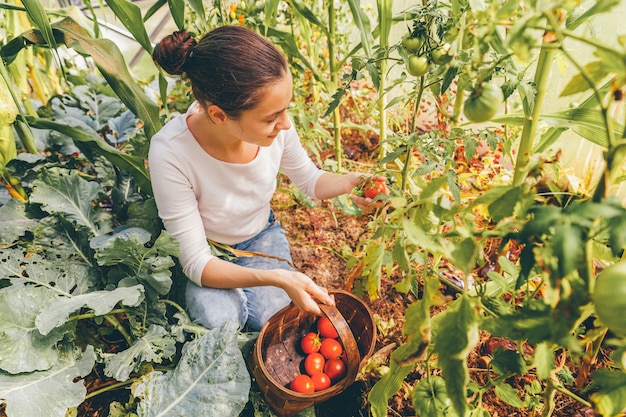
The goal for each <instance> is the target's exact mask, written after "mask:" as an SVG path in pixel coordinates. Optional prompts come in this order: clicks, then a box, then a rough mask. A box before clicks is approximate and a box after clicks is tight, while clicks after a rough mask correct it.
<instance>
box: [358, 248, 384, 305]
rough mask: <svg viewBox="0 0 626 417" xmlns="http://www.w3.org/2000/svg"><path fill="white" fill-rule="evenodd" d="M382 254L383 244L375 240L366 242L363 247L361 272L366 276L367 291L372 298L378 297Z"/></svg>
mask: <svg viewBox="0 0 626 417" xmlns="http://www.w3.org/2000/svg"><path fill="white" fill-rule="evenodd" d="M384 255H385V246H384V245H383V244H382V243H381V242H379V241H375V240H371V241H369V242H368V244H367V247H366V248H365V256H364V257H363V271H362V274H363V276H365V277H366V278H367V283H366V287H367V293H368V295H369V296H370V297H371V298H372V299H373V300H375V299H377V298H378V291H379V290H380V276H381V273H382V266H383V256H384Z"/></svg>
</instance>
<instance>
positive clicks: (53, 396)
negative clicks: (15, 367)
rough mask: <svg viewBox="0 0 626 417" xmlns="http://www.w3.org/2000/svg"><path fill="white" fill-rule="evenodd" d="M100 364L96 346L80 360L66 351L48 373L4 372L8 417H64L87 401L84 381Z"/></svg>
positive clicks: (1, 391)
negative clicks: (13, 373) (96, 365)
mask: <svg viewBox="0 0 626 417" xmlns="http://www.w3.org/2000/svg"><path fill="white" fill-rule="evenodd" d="M95 362H96V355H95V353H94V349H93V346H87V349H86V350H85V352H84V353H83V354H82V357H79V355H78V354H76V353H75V352H74V351H70V352H66V354H65V355H63V357H62V360H61V361H59V362H58V363H57V364H56V365H55V366H54V367H52V368H50V369H48V370H47V371H41V372H34V373H27V374H21V375H6V374H4V373H0V404H3V403H4V404H6V410H5V412H6V415H7V417H35V416H46V417H64V416H65V415H66V414H65V413H66V412H67V409H68V408H70V407H76V406H78V405H80V404H81V403H82V402H83V401H84V400H85V394H86V392H87V389H86V388H85V385H84V383H83V381H82V380H81V379H79V377H80V378H82V377H84V376H85V375H88V374H89V373H90V372H91V370H92V368H93V366H94V364H95Z"/></svg>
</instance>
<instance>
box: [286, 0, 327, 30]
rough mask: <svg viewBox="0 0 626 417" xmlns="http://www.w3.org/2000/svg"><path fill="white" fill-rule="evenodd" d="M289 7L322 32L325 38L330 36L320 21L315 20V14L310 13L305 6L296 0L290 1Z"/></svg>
mask: <svg viewBox="0 0 626 417" xmlns="http://www.w3.org/2000/svg"><path fill="white" fill-rule="evenodd" d="M289 5H290V6H291V7H293V9H294V11H296V12H297V13H298V14H299V15H300V16H302V17H304V18H305V19H306V20H308V21H309V22H311V23H313V24H314V25H315V26H317V27H318V28H319V29H320V30H321V31H323V32H324V34H325V35H326V36H330V35H329V33H328V28H327V27H326V25H325V24H324V22H322V21H321V20H320V19H318V18H317V16H316V15H315V13H313V12H312V11H311V9H309V8H308V7H307V6H306V5H305V4H303V3H302V2H300V1H298V0H290V1H289Z"/></svg>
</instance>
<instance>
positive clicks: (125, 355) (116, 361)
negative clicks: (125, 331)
mask: <svg viewBox="0 0 626 417" xmlns="http://www.w3.org/2000/svg"><path fill="white" fill-rule="evenodd" d="M175 354H176V336H175V335H174V334H172V333H170V332H168V331H167V330H166V329H165V328H164V327H163V326H156V325H152V326H150V328H149V329H148V331H147V332H146V334H145V335H144V336H143V337H140V338H139V339H137V340H135V341H134V342H133V344H132V346H131V347H129V348H128V349H126V350H123V351H121V352H118V353H103V354H102V357H103V359H104V363H105V368H104V373H105V375H106V376H109V377H111V378H115V379H117V380H118V381H126V380H128V379H129V378H130V374H131V372H133V371H137V370H139V367H140V366H141V364H143V363H163V361H164V360H166V359H172V357H173V356H174V355H175Z"/></svg>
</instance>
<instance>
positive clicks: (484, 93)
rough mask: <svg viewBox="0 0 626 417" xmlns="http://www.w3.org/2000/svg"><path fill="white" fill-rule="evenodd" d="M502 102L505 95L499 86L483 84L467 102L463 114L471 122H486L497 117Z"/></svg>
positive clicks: (489, 83) (473, 92)
mask: <svg viewBox="0 0 626 417" xmlns="http://www.w3.org/2000/svg"><path fill="white" fill-rule="evenodd" d="M502 101H504V95H503V94H502V89H500V87H498V85H497V84H495V83H492V82H488V83H483V84H482V85H481V86H480V87H478V88H477V89H476V90H474V91H472V94H471V95H470V96H469V98H468V99H467V101H465V104H464V105H463V114H465V117H467V119H468V120H469V121H470V122H474V123H481V122H486V121H488V120H490V119H491V118H492V117H493V116H495V114H496V113H497V111H498V109H499V108H500V105H501V104H502Z"/></svg>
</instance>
